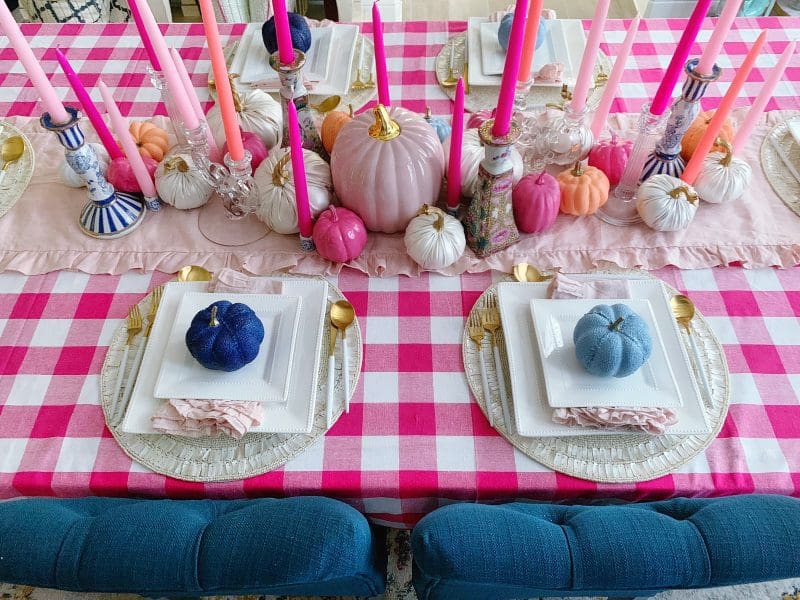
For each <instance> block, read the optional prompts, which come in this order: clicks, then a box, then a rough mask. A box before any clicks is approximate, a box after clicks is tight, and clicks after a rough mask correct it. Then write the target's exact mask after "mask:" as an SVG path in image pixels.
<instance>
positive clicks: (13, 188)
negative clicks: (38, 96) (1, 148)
mask: <svg viewBox="0 0 800 600" xmlns="http://www.w3.org/2000/svg"><path fill="white" fill-rule="evenodd" d="M15 135H17V136H20V137H21V138H22V141H23V142H24V143H25V150H24V151H23V153H22V156H21V157H20V159H19V160H17V161H16V162H14V163H11V164H9V165H8V169H7V173H6V175H5V178H4V179H3V183H2V184H0V217H2V216H3V215H5V214H6V213H7V212H8V211H9V210H11V209H12V208H13V206H14V205H15V204H16V203H17V200H19V199H20V197H21V196H22V194H23V193H24V192H25V188H27V187H28V184H29V183H30V182H31V177H33V168H34V165H35V164H36V156H35V154H34V152H33V145H32V144H31V141H30V140H29V139H28V136H26V135H25V134H24V133H22V132H21V131H20V130H19V129H17V128H16V127H14V126H13V125H12V124H11V123H9V122H8V121H0V145H2V144H3V142H5V141H6V140H7V139H8V138H10V137H12V136H15Z"/></svg>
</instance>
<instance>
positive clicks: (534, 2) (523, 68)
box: [517, 0, 544, 83]
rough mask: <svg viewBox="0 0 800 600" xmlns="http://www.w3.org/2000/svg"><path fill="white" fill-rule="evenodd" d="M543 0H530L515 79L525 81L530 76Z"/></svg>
mask: <svg viewBox="0 0 800 600" xmlns="http://www.w3.org/2000/svg"><path fill="white" fill-rule="evenodd" d="M543 3H544V0H531V5H530V7H529V8H528V19H527V20H526V21H525V36H524V38H523V41H522V58H521V59H520V61H519V73H518V74H517V81H521V82H523V83H524V82H526V81H528V80H529V79H530V78H531V70H532V69H533V53H534V50H535V49H536V36H537V35H538V34H539V20H540V19H541V18H542V4H543Z"/></svg>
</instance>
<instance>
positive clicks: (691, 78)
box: [642, 58, 722, 181]
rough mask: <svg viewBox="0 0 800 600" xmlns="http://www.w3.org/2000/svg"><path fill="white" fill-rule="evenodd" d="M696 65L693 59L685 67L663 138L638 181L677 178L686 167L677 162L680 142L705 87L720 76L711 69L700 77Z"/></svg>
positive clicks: (695, 114)
mask: <svg viewBox="0 0 800 600" xmlns="http://www.w3.org/2000/svg"><path fill="white" fill-rule="evenodd" d="M698 62H699V59H697V58H695V59H692V60H690V61H689V62H687V63H686V81H684V83H683V90H682V91H681V97H680V98H678V100H677V101H676V102H675V104H673V105H672V111H671V112H670V116H669V120H668V121H667V128H666V130H665V131H664V137H662V138H661V140H660V141H659V142H658V143H657V144H656V148H655V150H654V151H653V152H652V153H651V154H650V155H649V156H648V157H647V160H646V161H645V163H644V170H643V171H642V181H644V180H645V179H648V178H649V177H652V176H653V175H658V174H659V173H662V174H664V175H672V176H673V177H680V176H681V173H683V168H684V167H685V166H686V165H685V163H684V162H683V159H682V158H681V140H682V139H683V135H684V134H685V133H686V130H687V129H689V125H691V124H692V121H694V119H695V117H696V116H697V113H699V112H700V99H701V98H702V97H703V96H704V95H705V93H706V90H707V89H708V84H709V83H711V82H713V81H716V80H717V79H719V76H720V74H721V73H722V69H720V68H719V67H718V66H716V65H714V72H713V73H712V74H711V75H701V74H700V73H697V72H695V68H696V67H697V63H698Z"/></svg>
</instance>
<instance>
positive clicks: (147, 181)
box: [97, 81, 158, 198]
mask: <svg viewBox="0 0 800 600" xmlns="http://www.w3.org/2000/svg"><path fill="white" fill-rule="evenodd" d="M97 87H99V88H100V95H101V96H102V97H103V103H104V104H105V105H106V110H107V111H108V115H109V117H111V126H112V127H113V128H114V131H115V132H116V134H117V138H119V141H120V143H121V144H122V150H123V151H124V152H125V156H126V158H127V159H128V162H129V163H130V165H131V170H132V171H133V176H134V177H135V178H136V182H137V183H138V184H139V187H140V188H141V189H142V194H144V196H145V198H157V197H158V194H157V193H156V186H155V184H154V183H153V179H152V178H151V177H150V173H149V172H148V171H147V167H146V166H145V164H144V160H143V159H142V155H141V154H139V149H138V148H137V147H136V141H135V140H134V139H133V136H132V135H131V132H130V130H129V129H128V119H126V118H125V117H123V116H122V113H120V112H119V107H118V106H117V103H116V102H114V97H113V96H112V95H111V90H109V89H108V86H106V84H105V83H103V82H102V81H100V82H99V83H98V84H97Z"/></svg>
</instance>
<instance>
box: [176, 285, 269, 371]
mask: <svg viewBox="0 0 800 600" xmlns="http://www.w3.org/2000/svg"><path fill="white" fill-rule="evenodd" d="M263 341H264V325H263V323H261V319H259V318H258V317H257V316H256V313H254V312H253V309H252V308H250V307H249V306H247V305H246V304H241V303H237V304H232V303H231V302H228V301H227V300H220V301H219V302H214V303H213V304H211V305H209V306H208V307H207V308H204V309H203V310H201V311H200V312H199V313H197V314H196V315H195V316H194V318H193V319H192V324H191V325H190V326H189V330H188V331H187V332H186V347H187V348H188V349H189V352H190V353H191V355H192V356H193V357H194V358H195V360H197V362H199V363H200V364H201V365H203V366H204V367H205V368H206V369H213V370H215V371H236V370H238V369H241V368H242V367H243V366H245V365H246V364H248V363H251V362H253V360H255V358H256V356H258V350H259V348H260V347H261V342H263Z"/></svg>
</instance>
